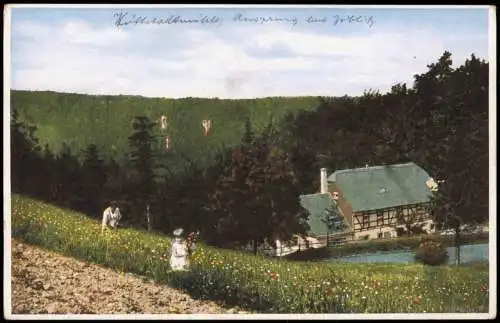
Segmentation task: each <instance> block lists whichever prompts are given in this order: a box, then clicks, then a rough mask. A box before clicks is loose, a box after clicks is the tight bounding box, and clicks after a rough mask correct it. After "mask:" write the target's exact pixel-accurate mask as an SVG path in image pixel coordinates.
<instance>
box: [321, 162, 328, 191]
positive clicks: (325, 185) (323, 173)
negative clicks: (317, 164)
mask: <svg viewBox="0 0 500 323" xmlns="http://www.w3.org/2000/svg"><path fill="white" fill-rule="evenodd" d="M320 179H321V186H320V193H321V194H325V193H328V178H327V176H326V168H321V177H320Z"/></svg>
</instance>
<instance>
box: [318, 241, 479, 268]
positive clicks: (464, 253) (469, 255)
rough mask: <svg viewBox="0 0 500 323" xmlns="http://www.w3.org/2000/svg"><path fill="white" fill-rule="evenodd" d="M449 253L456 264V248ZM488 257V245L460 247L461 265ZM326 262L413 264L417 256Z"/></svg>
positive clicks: (360, 257) (384, 255) (394, 254)
mask: <svg viewBox="0 0 500 323" xmlns="http://www.w3.org/2000/svg"><path fill="white" fill-rule="evenodd" d="M447 251H448V256H449V257H448V263H449V264H454V263H455V260H456V249H455V247H449V248H447ZM488 255H489V247H488V244H487V243H483V244H472V245H463V246H460V263H468V262H473V261H484V260H488V259H489V257H488ZM325 261H342V262H358V263H359V262H394V263H413V262H415V255H414V253H413V252H412V251H386V252H376V253H365V254H358V255H353V256H346V257H336V258H329V259H325Z"/></svg>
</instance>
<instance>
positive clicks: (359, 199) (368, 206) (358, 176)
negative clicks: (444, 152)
mask: <svg viewBox="0 0 500 323" xmlns="http://www.w3.org/2000/svg"><path fill="white" fill-rule="evenodd" d="M428 179H429V174H428V173H427V172H426V171H425V170H423V169H422V168H421V167H419V166H418V165H416V164H415V163H406V164H396V165H387V166H374V167H365V168H356V169H346V170H339V171H336V172H334V173H333V174H332V175H330V177H329V178H328V181H329V182H335V184H336V185H337V187H339V189H340V191H341V193H342V197H343V198H344V199H345V200H347V202H348V203H349V205H350V206H351V208H352V210H353V211H354V212H359V211H370V210H377V209H385V208H390V207H396V206H402V205H410V204H420V203H426V202H429V200H430V194H431V191H430V190H429V188H428V187H427V185H426V184H425V182H426V181H427V180H428Z"/></svg>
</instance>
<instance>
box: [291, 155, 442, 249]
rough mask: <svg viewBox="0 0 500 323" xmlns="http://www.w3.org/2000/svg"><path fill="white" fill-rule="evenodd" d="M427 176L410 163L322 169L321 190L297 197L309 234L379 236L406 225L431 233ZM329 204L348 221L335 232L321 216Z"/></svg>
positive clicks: (386, 234) (373, 237) (430, 189)
mask: <svg viewBox="0 0 500 323" xmlns="http://www.w3.org/2000/svg"><path fill="white" fill-rule="evenodd" d="M429 179H431V177H430V176H429V174H427V172H426V171H425V170H424V169H422V168H421V167H419V166H418V165H416V164H415V163H405V164H396V165H387V166H372V167H368V166H366V167H363V168H356V169H345V170H337V171H335V172H334V173H332V174H331V175H330V176H329V177H326V170H325V169H322V170H321V188H320V192H319V193H316V194H308V195H302V196H301V197H300V199H301V204H302V206H303V207H304V208H306V209H307V210H308V211H309V213H310V218H309V226H310V227H311V230H310V232H309V235H311V236H316V237H323V236H326V235H329V234H332V233H333V234H339V233H344V234H347V233H349V234H351V237H352V238H354V239H379V238H390V237H395V236H397V235H398V232H402V231H404V230H400V229H403V228H404V229H406V230H407V229H408V228H410V227H420V228H421V229H422V231H423V232H426V233H432V232H434V230H435V228H434V223H433V221H432V219H431V217H430V215H429V213H428V208H427V207H428V205H429V202H430V196H431V191H432V190H435V187H433V186H429ZM332 202H333V203H332ZM329 205H334V206H335V207H336V208H337V210H338V214H340V215H341V216H342V218H343V219H344V220H345V223H346V224H347V225H346V226H345V227H344V228H343V229H340V230H338V231H337V232H336V231H335V230H334V232H332V230H331V227H330V228H328V227H327V226H326V224H322V221H321V220H320V218H322V217H323V214H324V213H325V212H326V210H327V208H328V207H329ZM334 229H335V228H334Z"/></svg>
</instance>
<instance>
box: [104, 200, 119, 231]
mask: <svg viewBox="0 0 500 323" xmlns="http://www.w3.org/2000/svg"><path fill="white" fill-rule="evenodd" d="M121 218H122V215H121V213H120V209H119V208H118V206H117V204H116V202H112V203H111V206H108V207H107V208H106V209H105V210H104V212H103V214H102V230H101V231H104V229H105V228H106V226H108V225H109V226H110V227H112V228H113V229H116V228H117V227H118V222H119V221H120V219H121Z"/></svg>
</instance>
